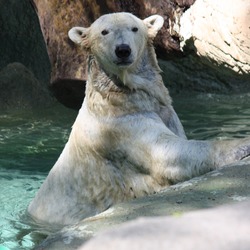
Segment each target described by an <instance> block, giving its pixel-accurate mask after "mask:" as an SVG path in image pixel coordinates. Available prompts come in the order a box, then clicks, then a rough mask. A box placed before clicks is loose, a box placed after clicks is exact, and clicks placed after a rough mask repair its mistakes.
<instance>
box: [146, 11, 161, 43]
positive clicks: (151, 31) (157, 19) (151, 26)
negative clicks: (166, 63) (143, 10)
mask: <svg viewBox="0 0 250 250" xmlns="http://www.w3.org/2000/svg"><path fill="white" fill-rule="evenodd" d="M143 22H144V24H145V25H146V26H147V27H148V36H149V37H150V38H151V39H154V38H155V36H156V35H157V33H158V31H159V30H160V29H161V28H162V26H163V23H164V19H163V17H161V16H159V15H153V16H150V17H147V18H145V19H144V20H143Z"/></svg>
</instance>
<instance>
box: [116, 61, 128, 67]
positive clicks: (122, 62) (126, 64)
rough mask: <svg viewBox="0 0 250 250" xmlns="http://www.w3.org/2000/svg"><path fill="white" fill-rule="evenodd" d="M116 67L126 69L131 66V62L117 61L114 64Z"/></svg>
mask: <svg viewBox="0 0 250 250" xmlns="http://www.w3.org/2000/svg"><path fill="white" fill-rule="evenodd" d="M114 63H115V64H116V65H118V66H121V67H126V66H129V65H131V64H132V61H130V60H119V61H115V62H114Z"/></svg>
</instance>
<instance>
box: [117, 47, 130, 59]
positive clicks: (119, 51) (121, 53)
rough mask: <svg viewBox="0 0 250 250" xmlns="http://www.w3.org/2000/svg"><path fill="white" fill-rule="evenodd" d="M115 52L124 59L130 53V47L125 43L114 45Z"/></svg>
mask: <svg viewBox="0 0 250 250" xmlns="http://www.w3.org/2000/svg"><path fill="white" fill-rule="evenodd" d="M115 54H116V55H117V57H119V58H121V59H126V58H128V57H129V56H130V54H131V49H130V47H129V46H128V45H127V44H120V45H118V46H116V49H115Z"/></svg>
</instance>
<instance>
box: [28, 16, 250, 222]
mask: <svg viewBox="0 0 250 250" xmlns="http://www.w3.org/2000/svg"><path fill="white" fill-rule="evenodd" d="M162 25H163V18H162V17H160V16H158V15H154V16H151V17H148V18H146V19H144V20H141V19H138V18H137V17H135V16H133V15H132V14H129V13H115V14H108V15H104V16H102V17H100V18H99V19H97V20H96V21H95V22H94V23H93V24H92V25H91V26H90V27H89V28H81V27H75V28H72V29H71V30H70V31H69V37H70V39H71V40H72V41H74V42H75V43H77V44H79V45H81V46H82V47H83V48H84V49H85V50H86V51H88V53H89V62H88V82H87V86H86V97H85V100H84V102H83V105H82V108H81V110H80V111H79V114H78V117H77V119H76V121H75V123H74V125H73V128H72V132H71V134H70V137H69V140H68V143H67V144H66V146H65V148H64V150H63V152H62V154H61V155H60V157H59V159H58V161H57V162H56V164H55V165H54V167H53V168H52V170H51V171H50V173H49V175H48V177H47V179H46V180H45V182H44V183H43V185H42V186H41V188H40V190H39V191H38V193H37V195H36V197H35V198H34V200H33V201H32V202H31V204H30V206H29V208H28V211H29V213H30V214H31V216H33V217H34V218H36V219H38V220H41V221H45V222H50V223H58V224H70V223H75V222H78V221H80V220H81V219H83V218H85V217H88V216H92V215H95V214H97V213H100V212H102V211H104V210H105V209H107V208H108V207H110V206H112V204H114V203H116V202H120V201H124V200H127V199H131V198H134V197H140V196H144V195H147V194H152V193H155V192H157V191H159V190H161V189H162V188H164V187H166V186H168V185H170V184H173V183H177V182H180V181H184V180H187V179H189V178H192V177H194V176H198V175H201V174H204V173H206V172H208V171H210V170H213V169H215V168H218V167H220V166H223V165H225V164H228V163H232V162H235V161H238V160H241V159H243V158H246V157H248V156H249V153H250V140H249V139H245V140H232V141H195V140H187V139H186V137H185V134H184V131H183V128H182V125H181V123H180V121H179V119H178V117H177V115H176V113H175V111H174V110H173V107H172V105H171V98H170V96H169V94H168V90H167V89H166V87H165V86H164V84H163V82H162V78H161V76H160V69H159V66H158V64H157V60H156V56H155V52H154V48H153V44H152V41H153V38H154V37H155V35H156V34H157V32H158V31H159V30H160V28H161V27H162Z"/></svg>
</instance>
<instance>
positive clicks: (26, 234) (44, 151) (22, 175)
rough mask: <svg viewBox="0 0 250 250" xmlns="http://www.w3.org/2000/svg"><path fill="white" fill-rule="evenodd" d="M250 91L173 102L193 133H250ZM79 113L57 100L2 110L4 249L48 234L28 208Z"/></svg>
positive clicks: (26, 245)
mask: <svg viewBox="0 0 250 250" xmlns="http://www.w3.org/2000/svg"><path fill="white" fill-rule="evenodd" d="M249 97H250V94H244V95H234V96H223V95H211V94H198V95H195V96H194V95H193V96H190V97H189V96H188V95H178V96H175V97H174V98H173V99H174V107H175V109H176V111H177V113H178V115H179V117H180V119H181V121H182V123H183V125H184V128H185V131H186V133H187V136H188V138H190V139H214V138H218V139H229V138H243V137H246V136H249V135H250V104H249V101H248V100H249ZM76 115H77V113H76V112H74V111H72V110H69V109H66V108H63V107H62V106H59V105H58V106H56V107H53V108H50V109H45V110H39V111H37V110H36V111H25V112H22V111H19V112H18V111H15V112H14V111H13V112H7V113H3V112H2V113H0V187H1V188H0V250H2V249H4V247H5V249H13V250H14V249H15V250H16V249H18V250H19V249H20V250H22V249H23V250H28V249H32V248H33V247H34V246H35V245H36V244H37V243H38V242H39V241H41V239H42V238H43V237H45V234H46V232H43V231H42V230H41V228H40V227H39V226H37V227H36V226H32V227H31V226H30V225H29V223H27V220H28V218H27V217H26V215H25V209H26V208H27V206H28V204H29V202H30V201H31V199H32V198H33V197H34V195H35V193H36V192H37V190H38V188H39V187H40V185H41V183H42V182H43V180H44V179H45V177H46V175H47V173H48V171H49V170H50V168H51V167H52V166H53V164H54V163H55V161H56V159H57V158H58V156H59V154H60V153H61V151H62V149H63V147H64V144H65V142H66V141H67V138H68V135H69V132H70V128H71V126H72V124H73V122H74V120H75V117H76Z"/></svg>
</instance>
